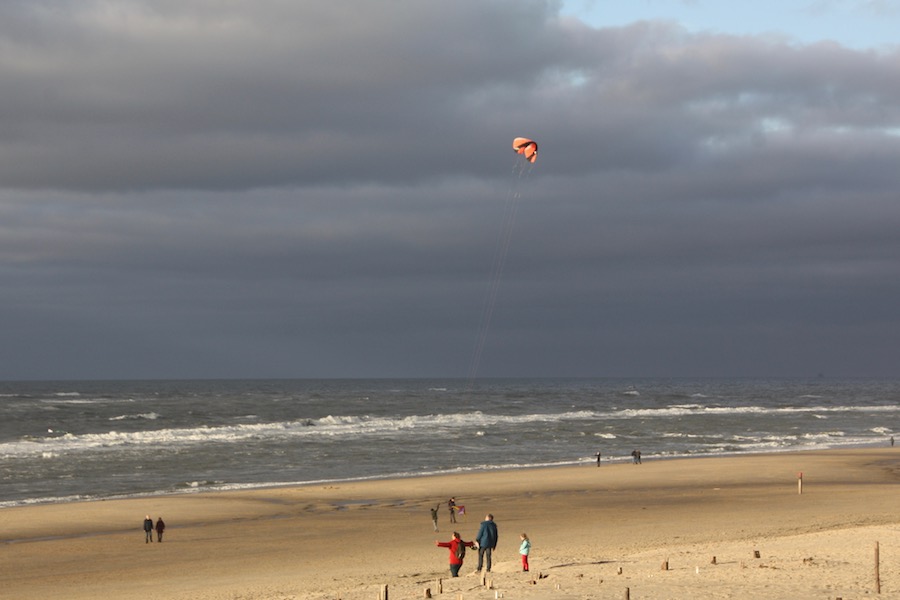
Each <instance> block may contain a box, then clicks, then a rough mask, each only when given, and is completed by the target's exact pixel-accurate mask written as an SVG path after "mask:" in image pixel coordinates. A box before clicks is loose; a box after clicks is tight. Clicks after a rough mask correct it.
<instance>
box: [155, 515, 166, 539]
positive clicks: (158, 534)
mask: <svg viewBox="0 0 900 600" xmlns="http://www.w3.org/2000/svg"><path fill="white" fill-rule="evenodd" d="M165 530H166V524H165V523H164V522H163V520H162V517H159V518H158V519H156V541H157V542H162V534H163V531H165Z"/></svg>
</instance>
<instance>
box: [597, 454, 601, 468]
mask: <svg viewBox="0 0 900 600" xmlns="http://www.w3.org/2000/svg"><path fill="white" fill-rule="evenodd" d="M597 466H598V467H599V466H600V453H599V452H597Z"/></svg>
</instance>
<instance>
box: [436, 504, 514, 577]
mask: <svg viewBox="0 0 900 600" xmlns="http://www.w3.org/2000/svg"><path fill="white" fill-rule="evenodd" d="M499 538H500V536H499V534H498V532H497V524H496V523H494V515H492V514H487V515H486V516H485V517H484V521H482V522H481V525H480V526H479V527H478V533H477V534H476V535H475V539H474V540H472V541H469V542H466V541H464V540H463V539H462V537H461V536H460V535H459V532H458V531H454V532H453V537H452V538H451V539H450V541H449V542H439V541H437V540H435V541H434V543H435V545H436V546H438V547H439V548H448V549H449V550H450V576H451V577H459V570H460V569H461V568H462V566H463V562H464V560H465V556H466V551H465V549H466V548H476V549H477V550H478V566H477V567H475V572H476V573H477V572H480V571H481V570H482V568H484V570H485V572H487V573H490V572H491V562H492V556H493V552H494V550H496V548H497V541H498V540H499ZM521 540H522V543H521V544H520V545H519V554H520V555H521V557H522V570H523V571H527V570H528V555H529V553H530V552H531V540H529V539H528V535H526V534H524V533H523V534H522V535H521Z"/></svg>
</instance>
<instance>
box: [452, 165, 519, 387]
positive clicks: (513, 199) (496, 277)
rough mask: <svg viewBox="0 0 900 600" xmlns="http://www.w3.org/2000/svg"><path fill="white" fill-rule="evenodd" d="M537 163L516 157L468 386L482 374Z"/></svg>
mask: <svg viewBox="0 0 900 600" xmlns="http://www.w3.org/2000/svg"><path fill="white" fill-rule="evenodd" d="M532 167H533V165H532V164H531V163H530V162H521V161H516V164H515V165H514V166H513V170H512V176H511V179H510V185H509V192H508V193H507V195H506V201H505V202H504V206H503V220H502V222H501V229H500V235H499V237H498V238H497V243H496V245H495V247H494V258H493V261H492V263H491V272H490V275H489V278H488V289H487V292H486V294H485V298H484V303H483V306H482V311H481V323H480V325H479V327H478V334H477V338H476V341H475V349H474V350H473V352H472V362H471V364H470V365H469V376H468V388H469V390H471V387H472V382H473V380H474V379H475V377H476V376H477V375H478V367H479V366H480V364H481V355H482V353H483V352H484V346H485V343H486V342H487V337H488V333H489V331H490V328H491V319H492V318H493V315H494V307H495V306H496V304H497V295H498V293H499V291H500V282H501V281H502V279H503V269H504V266H505V265H506V258H507V256H508V254H509V246H510V243H511V241H512V234H513V230H514V229H515V223H516V213H517V212H518V208H519V199H520V198H521V195H522V194H521V185H522V183H523V182H524V181H526V180H527V179H528V175H530V174H531V169H532Z"/></svg>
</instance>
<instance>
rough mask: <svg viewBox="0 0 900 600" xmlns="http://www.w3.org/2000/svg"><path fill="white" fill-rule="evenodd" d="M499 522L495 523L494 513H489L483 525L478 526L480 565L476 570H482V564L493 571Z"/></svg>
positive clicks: (488, 570)
mask: <svg viewBox="0 0 900 600" xmlns="http://www.w3.org/2000/svg"><path fill="white" fill-rule="evenodd" d="M498 538H499V536H498V534H497V524H496V523H494V515H491V514H488V515H487V516H486V517H485V518H484V521H482V522H481V527H479V528H478V535H476V536H475V542H477V544H478V566H477V567H476V568H475V570H476V571H480V570H481V567H482V564H483V565H484V567H485V569H486V571H487V572H488V573H490V572H491V552H492V551H493V550H494V549H495V548H496V547H497V539H498Z"/></svg>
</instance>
